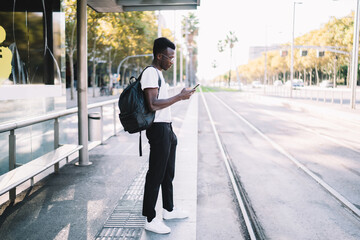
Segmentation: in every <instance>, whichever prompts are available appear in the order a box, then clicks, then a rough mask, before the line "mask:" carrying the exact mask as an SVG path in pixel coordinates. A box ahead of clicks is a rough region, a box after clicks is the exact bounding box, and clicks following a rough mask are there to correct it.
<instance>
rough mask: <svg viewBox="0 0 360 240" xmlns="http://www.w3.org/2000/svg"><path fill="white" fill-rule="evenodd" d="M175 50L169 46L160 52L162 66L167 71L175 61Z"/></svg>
mask: <svg viewBox="0 0 360 240" xmlns="http://www.w3.org/2000/svg"><path fill="white" fill-rule="evenodd" d="M174 57H175V51H174V50H173V49H171V48H169V47H168V48H167V49H166V50H165V51H164V52H163V53H161V54H160V66H161V68H162V69H164V70H165V71H166V70H168V69H169V68H170V67H171V66H172V65H173V63H174Z"/></svg>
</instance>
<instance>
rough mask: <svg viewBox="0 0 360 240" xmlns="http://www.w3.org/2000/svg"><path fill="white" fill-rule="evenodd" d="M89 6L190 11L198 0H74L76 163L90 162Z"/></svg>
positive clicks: (103, 9)
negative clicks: (75, 20) (75, 28)
mask: <svg viewBox="0 0 360 240" xmlns="http://www.w3.org/2000/svg"><path fill="white" fill-rule="evenodd" d="M87 5H89V7H91V8H92V9H94V10H95V11H97V12H104V13H105V12H127V11H155V10H192V9H193V10H194V9H196V8H197V6H199V5H200V0H101V1H99V0H77V39H78V41H77V49H78V51H77V59H78V65H77V79H78V86H77V94H78V98H77V99H78V100H77V101H78V104H77V105H78V138H79V145H82V146H83V148H82V149H81V150H80V154H79V163H78V164H79V166H87V165H90V164H91V162H89V155H88V127H89V126H88V119H87V118H88V109H87V105H88V96H87V94H88V92H87V88H88V87H87V78H88V75H87V69H88V68H87V14H86V6H87Z"/></svg>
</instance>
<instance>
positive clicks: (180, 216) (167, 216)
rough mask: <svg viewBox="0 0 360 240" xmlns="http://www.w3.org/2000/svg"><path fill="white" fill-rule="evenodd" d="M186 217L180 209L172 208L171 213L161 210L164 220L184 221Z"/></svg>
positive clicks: (184, 212) (186, 213)
mask: <svg viewBox="0 0 360 240" xmlns="http://www.w3.org/2000/svg"><path fill="white" fill-rule="evenodd" d="M188 217H189V213H188V212H187V211H184V210H181V209H176V208H174V209H173V210H172V211H171V212H169V211H167V210H166V209H163V218H164V219H166V220H170V219H184V218H188Z"/></svg>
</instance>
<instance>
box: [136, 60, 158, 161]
mask: <svg viewBox="0 0 360 240" xmlns="http://www.w3.org/2000/svg"><path fill="white" fill-rule="evenodd" d="M148 67H154V66H147V67H146V68H145V69H147V68H148ZM154 68H155V67H154ZM145 69H144V70H143V71H142V73H141V74H140V76H139V79H141V76H142V74H143V72H144V71H145ZM155 70H156V69H155ZM156 73H157V74H158V77H159V78H158V85H159V91H158V94H157V98H159V93H160V87H161V78H160V75H159V73H158V71H157V70H156ZM141 132H142V131H140V132H139V156H140V157H141V156H142V141H141Z"/></svg>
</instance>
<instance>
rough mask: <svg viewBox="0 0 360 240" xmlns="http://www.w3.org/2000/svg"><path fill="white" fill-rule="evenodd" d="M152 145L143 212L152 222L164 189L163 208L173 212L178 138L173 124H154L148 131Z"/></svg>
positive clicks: (147, 135) (147, 134)
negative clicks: (160, 190) (160, 192)
mask: <svg viewBox="0 0 360 240" xmlns="http://www.w3.org/2000/svg"><path fill="white" fill-rule="evenodd" d="M146 137H147V138H148V140H149V144H150V157H149V170H148V171H147V174H146V182H145V191H144V201H143V212H142V214H143V215H144V216H146V217H147V220H148V221H149V222H150V221H151V220H152V219H153V218H155V216H156V211H155V205H156V201H157V197H158V194H159V188H160V185H161V189H162V200H163V208H165V209H166V210H168V211H172V210H173V207H174V202H173V185H172V181H173V179H174V174H175V155H176V145H177V138H176V135H175V133H174V132H173V130H172V126H171V123H153V124H152V125H151V127H150V128H148V129H147V130H146Z"/></svg>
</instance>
